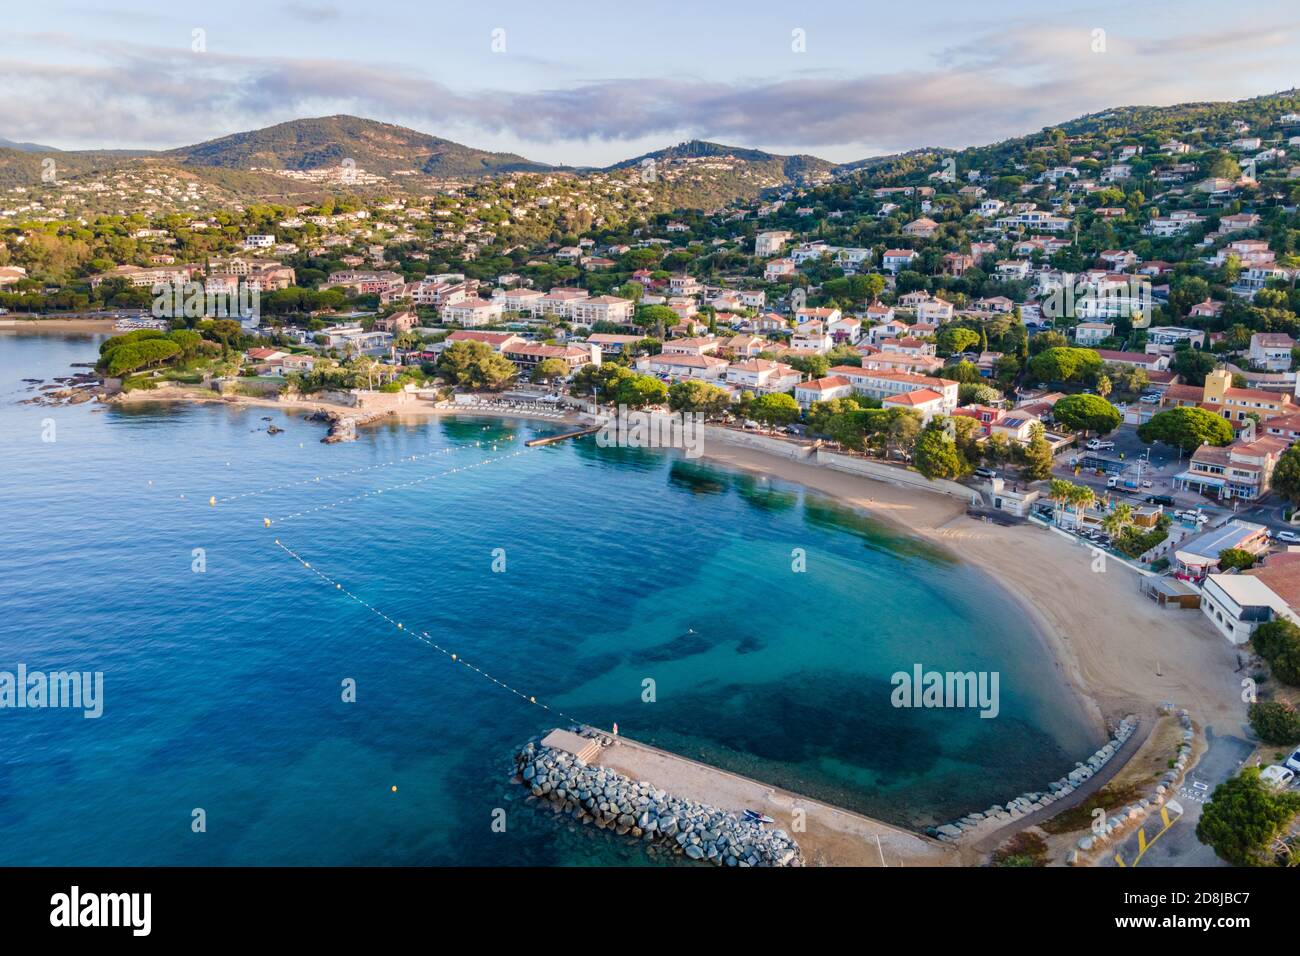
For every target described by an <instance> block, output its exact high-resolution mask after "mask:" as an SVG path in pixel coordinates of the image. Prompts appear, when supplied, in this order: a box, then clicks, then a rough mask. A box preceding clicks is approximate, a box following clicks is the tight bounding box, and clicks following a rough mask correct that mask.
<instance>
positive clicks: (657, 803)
mask: <svg viewBox="0 0 1300 956" xmlns="http://www.w3.org/2000/svg"><path fill="white" fill-rule="evenodd" d="M605 739H606V740H607V739H608V738H605ZM515 769H516V773H517V778H516V779H518V780H519V782H521V783H522V784H523V785H524V786H526V787H528V788H529V790H530V791H531V792H532V795H533V796H534V797H536V798H538V799H539V800H545V801H547V802H548V803H549V804H550V805H551V808H552V809H553V810H554V811H555V812H556V813H567V814H568V815H569V816H571V817H572V818H573V819H575V820H577V821H579V822H581V823H584V824H589V825H592V826H596V827H599V828H600V829H602V830H613V831H614V832H615V833H617V834H618V835H619V836H627V837H629V838H630V839H637V840H642V841H644V842H645V843H647V844H654V845H658V846H662V847H665V848H667V849H669V850H671V851H672V852H673V853H675V854H677V855H680V856H685V857H687V858H689V859H692V860H699V861H701V862H708V863H713V864H714V865H716V866H739V867H747V866H802V865H803V854H802V853H801V852H800V850H799V846H798V844H797V843H795V841H794V840H793V839H792V838H791V837H790V836H789V835H788V834H787V833H786V832H785V831H784V830H768V829H764V827H763V826H762V825H761V824H758V823H756V822H753V821H750V820H745V819H742V818H741V817H738V816H736V814H734V813H731V812H729V811H727V810H720V809H718V808H717V807H711V806H708V805H706V804H702V803H696V802H694V801H691V800H684V799H682V798H680V797H674V796H672V795H671V794H668V793H665V792H664V791H662V790H660V789H658V788H657V787H655V786H653V785H652V784H649V783H646V782H645V781H635V780H631V779H629V778H627V777H625V776H623V775H622V774H619V773H616V772H614V771H613V770H609V769H607V768H605V767H600V766H594V765H588V764H586V763H585V762H583V761H582V760H581V759H579V758H578V757H576V756H574V755H573V754H571V753H568V752H566V751H564V750H558V749H554V748H551V747H546V746H543V745H542V744H541V743H540V742H539V741H537V740H534V741H532V742H530V743H529V744H528V745H527V746H525V747H524V748H523V750H521V751H520V752H519V753H518V754H517V755H516V756H515Z"/></svg>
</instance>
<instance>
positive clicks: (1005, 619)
mask: <svg viewBox="0 0 1300 956" xmlns="http://www.w3.org/2000/svg"><path fill="white" fill-rule="evenodd" d="M97 341H99V340H98V339H96V338H94V337H91V336H80V337H78V336H68V335H60V336H55V335H27V334H21V335H19V334H14V333H9V332H0V671H2V670H9V671H14V670H16V669H17V666H18V664H19V663H25V664H26V665H27V666H28V667H29V668H30V669H32V670H36V669H75V670H86V671H102V672H104V675H105V677H104V682H105V689H104V694H105V701H104V715H103V717H102V718H100V719H98V720H87V719H84V718H83V717H82V716H81V714H80V713H79V712H76V711H68V710H55V709H47V710H12V709H0V864H74V863H75V864H259V863H268V864H269V863H279V864H324V863H329V864H453V863H470V864H560V863H563V864H574V863H626V864H642V863H646V862H649V860H648V858H647V857H646V855H645V853H644V851H643V850H642V849H640V848H639V847H636V846H632V845H629V844H626V843H625V842H624V841H623V840H621V839H619V838H617V837H614V836H613V835H607V834H604V833H593V832H592V831H591V830H590V829H589V828H588V829H578V830H576V831H575V830H574V829H573V828H570V827H566V826H564V825H557V823H556V822H555V820H554V819H553V818H552V817H551V816H550V815H549V813H547V814H543V813H541V812H538V811H534V810H532V809H531V808H529V807H527V806H525V805H524V803H523V802H522V799H521V797H522V796H523V791H522V788H519V787H517V786H513V785H511V784H510V783H509V780H508V773H509V768H510V758H511V754H512V753H513V751H514V750H515V749H517V747H518V746H519V745H520V744H522V743H523V742H524V741H526V740H527V739H528V738H530V737H531V736H533V735H535V734H538V733H542V732H545V731H547V730H549V729H550V728H551V727H553V726H557V725H558V724H559V723H560V721H559V720H558V718H556V717H555V716H554V715H548V714H547V713H546V712H544V711H542V710H541V709H539V708H536V707H533V706H531V705H529V704H528V703H527V702H525V701H523V700H522V699H520V698H519V697H516V696H515V695H513V694H509V693H507V692H506V691H503V690H501V689H500V688H499V687H497V686H496V685H494V684H491V683H489V682H487V681H486V680H484V679H482V678H481V677H478V676H477V675H475V674H474V673H473V672H471V671H469V670H467V669H466V668H465V667H463V666H459V665H456V664H453V663H451V662H450V661H449V659H448V658H447V657H445V656H444V655H442V654H440V653H438V652H437V651H436V650H434V649H432V648H430V647H427V646H425V645H424V644H422V643H420V642H419V641H416V640H414V639H412V638H411V637H409V636H407V634H405V633H404V632H399V631H397V629H396V628H394V627H392V626H390V625H386V624H384V622H383V621H382V620H380V619H379V618H377V617H376V616H375V615H373V614H372V613H371V612H369V611H367V610H366V609H365V608H363V607H361V606H360V605H358V604H356V603H354V602H352V601H350V600H348V599H347V598H346V596H344V595H343V594H342V593H341V592H339V591H337V590H336V589H334V588H332V587H330V586H329V585H327V584H325V583H324V582H322V581H321V580H320V579H319V578H318V577H316V576H315V575H313V574H312V573H311V572H310V571H308V570H306V569H304V568H303V567H302V566H301V565H300V564H299V563H298V562H296V561H294V560H293V559H292V558H291V557H289V556H288V555H286V554H285V552H284V551H282V550H281V549H280V548H277V547H276V546H275V545H274V543H273V542H274V540H275V539H276V538H279V539H280V540H281V541H283V542H284V544H285V545H286V546H288V547H290V548H292V549H293V550H294V551H296V552H298V553H299V554H301V555H302V557H303V558H304V559H306V560H307V561H309V562H310V563H311V564H312V565H313V566H314V567H316V568H317V569H319V570H320V571H321V572H322V573H324V574H326V575H328V576H329V577H330V578H332V579H335V580H337V581H339V582H341V583H342V584H344V585H345V586H346V587H347V588H348V589H350V590H351V591H352V592H353V593H355V594H357V595H358V596H359V597H361V598H363V599H364V600H366V601H367V602H369V603H371V604H373V605H374V606H375V607H377V608H379V609H381V610H383V611H384V612H385V613H386V614H389V615H390V616H391V617H392V618H393V619H394V620H398V621H402V622H403V623H404V627H406V628H411V629H414V630H416V631H427V632H429V634H430V635H431V636H432V637H433V639H434V640H436V641H437V642H438V643H439V644H441V645H443V646H444V647H447V648H449V649H451V650H454V651H456V652H457V653H458V654H460V655H462V656H463V657H464V658H465V659H466V660H469V661H470V662H472V663H474V664H476V665H478V666H479V667H481V668H482V669H484V670H486V671H488V672H489V673H491V674H493V675H494V676H496V677H498V678H500V679H501V680H502V681H504V682H506V683H509V684H511V685H513V686H515V687H517V688H519V689H520V690H521V691H522V692H524V693H525V694H530V695H535V696H536V697H537V698H538V699H539V700H542V701H544V702H547V703H549V704H551V705H552V706H554V707H556V708H558V709H560V710H562V711H564V712H565V713H569V714H573V715H575V716H577V717H578V718H580V719H583V720H587V721H590V722H592V723H595V724H599V725H601V726H606V727H608V726H609V725H610V724H611V723H613V722H615V721H617V722H618V723H619V726H620V730H621V732H622V733H624V734H626V735H628V736H632V737H636V738H639V739H642V740H646V741H649V742H653V743H656V744H658V745H660V746H663V747H665V748H667V749H671V750H675V751H678V752H681V753H684V754H687V755H690V756H693V757H701V758H703V759H705V760H707V761H712V762H716V763H718V764H722V765H725V766H727V767H729V768H731V769H734V770H736V771H738V772H742V773H746V774H749V775H752V776H755V777H758V778H760V779H764V780H767V781H770V782H772V783H775V784H778V785H782V786H786V787H789V788H792V789H794V790H797V791H802V792H806V793H809V794H812V795H815V796H818V797H821V798H823V799H826V800H829V801H832V802H835V803H839V804H842V805H844V806H847V807H851V808H854V809H857V810H861V811H863V812H866V813H869V814H872V815H875V816H878V817H882V818H885V819H888V820H891V821H894V822H899V823H903V824H908V825H914V826H919V825H924V824H926V823H930V822H936V821H943V820H945V819H948V818H951V817H954V816H957V815H960V814H962V813H964V812H966V811H968V810H971V809H983V808H984V807H986V806H988V804H989V803H991V802H993V801H995V800H998V799H1002V800H1005V799H1007V798H1009V797H1011V796H1013V795H1015V794H1017V793H1019V792H1021V791H1023V790H1025V789H1030V788H1037V787H1041V786H1042V785H1043V784H1044V783H1045V782H1046V781H1047V780H1049V779H1053V778H1055V777H1056V776H1059V775H1060V774H1061V773H1062V772H1063V771H1064V770H1066V769H1068V768H1069V767H1070V766H1072V765H1073V763H1074V761H1075V760H1077V759H1079V758H1080V757H1081V756H1083V755H1085V754H1087V753H1090V752H1091V751H1092V749H1094V747H1095V745H1096V743H1097V736H1096V733H1095V732H1094V730H1093V729H1092V728H1091V727H1089V726H1088V725H1087V723H1086V722H1085V720H1084V718H1083V717H1082V714H1081V711H1080V709H1079V708H1078V707H1077V705H1075V704H1074V703H1073V702H1072V700H1071V698H1070V697H1069V695H1068V693H1067V692H1066V691H1065V689H1064V687H1063V686H1062V685H1061V683H1060V682H1059V680H1058V679H1057V677H1056V676H1055V675H1054V673H1053V669H1052V666H1051V663H1050V660H1049V659H1048V658H1047V655H1046V653H1045V651H1044V648H1043V646H1042V645H1041V643H1040V641H1039V639H1038V637H1037V636H1036V635H1035V634H1034V633H1033V632H1032V630H1031V629H1030V626H1029V625H1028V623H1027V622H1026V621H1025V620H1024V617H1023V615H1022V614H1021V613H1020V612H1019V611H1018V610H1017V608H1016V606H1015V605H1014V604H1013V603H1012V602H1011V600H1010V599H1009V598H1008V597H1007V596H1006V595H1005V594H1003V593H1002V592H1001V591H999V590H997V589H995V588H994V587H993V586H992V585H991V584H990V582H988V581H987V580H985V579H984V578H983V577H982V576H980V575H979V574H978V573H976V572H975V571H973V570H972V569H970V568H968V567H965V566H963V565H961V564H959V563H956V562H954V561H953V560H952V559H951V558H950V556H948V555H946V554H944V553H942V552H939V551H936V550H934V549H933V548H931V547H929V546H927V545H925V544H922V543H918V542H916V541H913V540H911V539H908V538H906V537H903V536H900V535H899V534H897V533H896V532H894V531H892V530H890V529H888V528H887V527H885V526H883V525H881V524H879V523H877V522H875V521H873V520H871V519H869V518H867V517H863V516H861V515H859V514H857V513H854V512H850V511H846V510H844V509H841V508H838V507H836V506H835V505H833V504H832V503H830V502H828V501H827V500H826V499H824V498H821V497H819V496H817V495H814V494H812V493H808V492H805V491H803V490H802V489H800V488H797V487H794V486H788V485H784V484H781V483H778V482H769V481H765V480H762V479H756V478H753V477H750V476H746V475H740V474H735V473H732V472H728V471H725V470H720V469H717V468H714V467H711V466H707V465H703V464H700V463H698V462H687V461H685V460H682V459H680V458H677V457H674V456H673V455H672V454H669V453H663V452H654V451H631V450H626V449H621V450H620V449H601V448H598V447H597V446H596V445H595V444H594V443H593V442H592V441H591V440H590V439H587V440H584V441H580V442H568V443H560V444H557V445H554V446H549V447H545V448H538V449H531V450H526V451H524V450H523V442H524V440H525V439H527V438H529V437H533V436H535V435H537V434H542V433H545V432H546V431H548V430H549V428H548V426H547V425H545V424H541V423H539V424H536V425H531V424H530V425H520V424H510V423H501V422H490V423H489V422H484V421H481V420H468V419H458V420H457V419H444V420H440V421H432V422H415V423H393V424H390V425H387V426H381V427H375V428H368V429H363V430H362V435H361V438H360V440H359V441H357V442H356V443H354V444H344V445H333V446H330V445H323V444H321V443H320V441H319V439H320V437H321V435H322V434H323V426H321V425H320V424H318V423H313V422H309V421H305V420H303V419H301V418H299V417H297V416H294V415H292V414H288V413H285V412H281V411H278V410H273V411H267V410H262V409H231V408H227V407H220V406H186V405H164V404H150V405H146V406H142V407H138V408H132V409H129V410H127V409H122V408H104V407H102V406H98V405H94V404H87V405H81V406H76V407H69V408H43V407H38V406H21V405H18V404H17V402H18V401H19V400H20V399H23V398H26V397H30V395H31V394H33V393H31V392H29V391H28V390H27V389H28V386H26V385H24V384H23V383H22V382H21V380H22V379H23V378H26V377H37V378H46V379H48V378H51V377H52V376H54V375H62V374H65V373H66V372H67V371H68V367H69V364H70V363H72V362H77V361H89V360H91V359H92V358H93V356H94V354H95V346H96V343H97ZM265 416H270V417H271V418H272V419H273V420H274V422H275V423H276V424H277V425H279V426H280V427H283V428H284V429H285V431H284V432H283V433H282V434H278V435H269V434H267V433H266V431H265V429H266V427H267V424H268V422H267V421H265V420H264V417H265ZM47 420H53V423H54V426H55V429H56V436H55V437H56V440H55V441H53V442H46V441H42V432H43V430H46V431H48V429H47V428H46V426H47V424H48V421H47ZM494 445H495V446H496V448H497V450H496V451H493V446H494ZM521 451H522V452H523V453H522V454H518V455H514V454H513V453H514V452H521ZM430 453H433V454H430ZM409 456H423V457H419V458H418V459H417V460H415V461H400V459H403V458H406V457H409ZM493 458H499V459H500V460H497V461H493V462H491V463H488V464H484V465H482V466H481V467H477V468H474V469H470V470H465V471H462V472H459V473H455V474H447V475H443V476H442V477H438V478H436V479H431V480H427V481H422V482H418V483H416V484H412V485H409V486H408V487H406V488H396V487H395V486H397V485H400V484H403V483H405V482H410V481H413V480H415V479H420V478H427V477H429V476H432V475H435V474H440V473H443V472H446V471H448V470H449V469H451V468H459V467H462V466H465V465H470V464H474V463H477V462H481V461H484V460H486V459H493ZM391 461H398V463H397V464H392V465H389V466H387V467H382V468H370V469H369V470H365V471H359V472H355V473H353V474H349V475H344V476H341V477H328V476H330V475H334V474H336V473H339V472H347V471H350V470H353V469H359V468H366V467H367V466H372V465H377V464H380V463H384V462H391ZM318 475H319V476H324V477H323V478H322V480H321V481H320V482H319V483H317V482H314V481H310V482H308V483H306V484H302V483H300V482H302V481H303V479H310V478H314V477H315V476H318ZM286 483H297V484H291V485H290V486H289V487H284V488H280V489H279V490H275V491H270V492H267V493H264V494H259V495H248V496H246V497H240V498H234V499H233V500H230V501H222V502H221V503H220V504H219V505H218V506H217V507H215V508H213V507H209V506H208V504H207V500H208V498H209V497H210V496H214V495H215V496H217V497H218V498H226V497H233V496H235V495H241V494H245V493H247V492H252V491H257V490H258V489H263V488H267V487H272V486H278V485H284V484H286ZM379 488H386V489H389V490H388V491H386V493H384V494H382V495H369V496H367V497H364V498H356V496H358V495H361V494H363V493H365V492H370V491H373V490H375V489H379ZM349 498H352V499H355V500H351V501H344V503H342V504H339V505H338V506H337V507H334V508H324V509H321V510H316V511H309V509H315V508H319V507H320V506H321V505H324V504H328V503H331V502H338V501H343V500H344V499H349ZM303 512H308V513H305V514H302V513H303ZM295 514H301V516H300V517H288V516H291V515H295ZM264 517H272V518H275V519H277V520H276V522H275V524H273V526H272V527H271V528H270V529H267V528H265V527H263V522H262V519H263V518H264ZM196 548H202V549H204V552H205V554H206V568H207V569H206V572H205V573H195V572H194V571H193V570H192V563H193V551H194V549H196ZM498 548H503V549H505V560H506V570H505V571H504V572H503V573H495V572H493V570H492V562H493V552H494V549H498ZM794 548H803V549H805V551H806V553H807V556H808V570H807V572H806V573H803V574H796V573H792V571H791V551H792V549H794ZM914 662H921V663H923V664H924V665H925V666H926V667H927V668H933V669H938V670H971V669H973V670H997V671H999V672H1000V674H1001V692H1002V701H1001V715H1000V716H999V717H998V718H997V719H994V720H983V719H980V718H979V717H978V716H977V715H976V713H975V712H974V711H955V710H947V711H944V710H902V709H895V708H893V707H892V706H891V705H890V702H889V697H890V691H891V689H892V688H891V686H890V684H889V677H890V675H891V674H892V673H893V672H895V671H897V670H908V669H910V668H911V665H912V664H913V663H914ZM346 678H352V679H354V680H355V681H356V684H357V700H356V702H355V703H345V702H344V701H343V700H342V699H341V698H342V691H341V682H342V681H343V680H344V679H346ZM645 678H651V679H653V680H654V681H655V684H656V692H657V700H656V701H655V702H653V703H644V702H643V701H642V699H641V698H642V687H643V684H642V682H643V680H644V679H645ZM393 786H397V787H398V791H397V792H396V793H393V792H392V790H391V788H392V787H393ZM195 808H202V809H203V810H204V811H205V812H206V818H207V832H205V833H198V834H196V833H193V832H192V831H191V826H190V823H191V813H192V811H193V810H194V809H195ZM496 808H505V809H506V811H507V817H506V819H507V828H506V832H505V833H496V832H493V830H492V827H491V823H492V818H493V817H492V815H493V811H494V809H496Z"/></svg>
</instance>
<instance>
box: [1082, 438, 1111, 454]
mask: <svg viewBox="0 0 1300 956" xmlns="http://www.w3.org/2000/svg"><path fill="white" fill-rule="evenodd" d="M1114 447H1115V443H1114V442H1113V441H1102V440H1101V439H1100V438H1093V439H1089V441H1088V445H1087V448H1088V450H1089V451H1110V450H1111V449H1112V448H1114Z"/></svg>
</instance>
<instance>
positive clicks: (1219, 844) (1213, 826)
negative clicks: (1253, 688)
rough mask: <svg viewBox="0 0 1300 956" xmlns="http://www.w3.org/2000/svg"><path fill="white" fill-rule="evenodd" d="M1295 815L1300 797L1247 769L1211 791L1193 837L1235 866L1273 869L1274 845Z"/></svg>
mask: <svg viewBox="0 0 1300 956" xmlns="http://www.w3.org/2000/svg"><path fill="white" fill-rule="evenodd" d="M1256 706H1258V705H1256ZM1297 813H1300V795H1296V794H1293V793H1284V792H1279V791H1276V790H1273V789H1272V788H1270V787H1269V786H1268V785H1267V784H1265V783H1264V782H1263V781H1262V780H1261V779H1260V775H1259V768H1258V767H1247V768H1246V769H1244V770H1242V771H1241V773H1239V774H1238V775H1237V776H1235V777H1233V778H1231V779H1229V780H1226V781H1224V782H1223V783H1221V784H1219V785H1218V786H1217V787H1215V788H1214V793H1213V794H1212V795H1211V796H1210V799H1209V800H1207V801H1206V802H1205V806H1204V808H1203V809H1202V810H1201V819H1200V822H1198V823H1197V824H1196V837H1197V839H1199V840H1200V841H1201V842H1202V843H1205V844H1207V845H1209V846H1211V847H1213V848H1214V852H1215V853H1217V854H1218V855H1219V857H1220V858H1222V859H1224V860H1227V861H1228V862H1229V863H1231V864H1233V865H1234V866H1273V865H1275V864H1276V856H1277V854H1276V853H1275V852H1274V848H1275V845H1276V843H1277V842H1278V839H1279V837H1280V836H1281V835H1282V834H1283V833H1284V832H1285V830H1286V828H1287V827H1288V826H1289V824H1290V823H1291V821H1292V820H1293V819H1294V818H1295V815H1296V814H1297Z"/></svg>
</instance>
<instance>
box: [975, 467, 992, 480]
mask: <svg viewBox="0 0 1300 956" xmlns="http://www.w3.org/2000/svg"><path fill="white" fill-rule="evenodd" d="M997 475H998V473H997V472H996V471H994V470H993V469H992V468H976V469H975V477H976V478H996V477H997Z"/></svg>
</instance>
